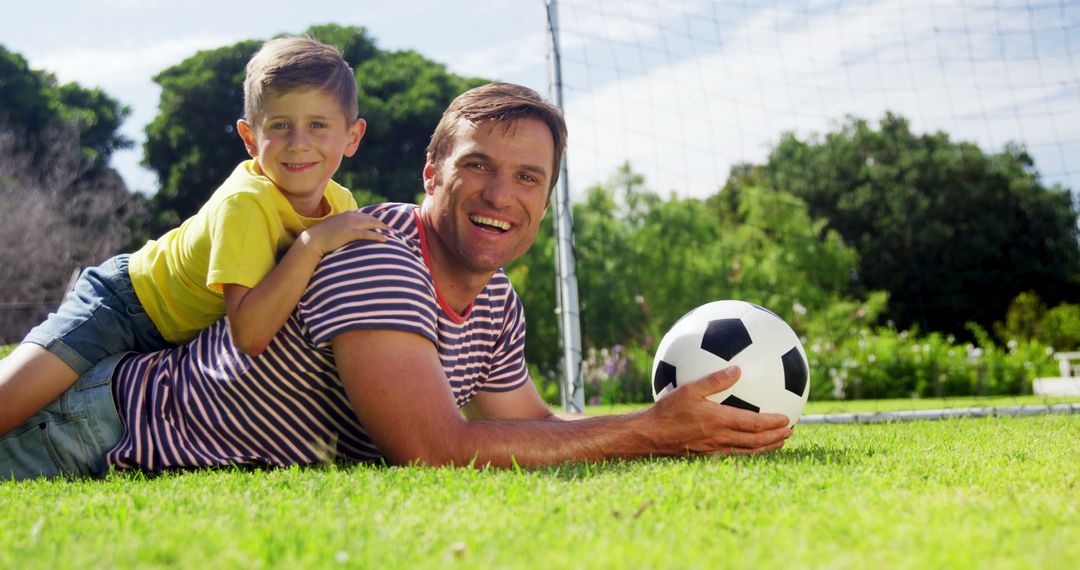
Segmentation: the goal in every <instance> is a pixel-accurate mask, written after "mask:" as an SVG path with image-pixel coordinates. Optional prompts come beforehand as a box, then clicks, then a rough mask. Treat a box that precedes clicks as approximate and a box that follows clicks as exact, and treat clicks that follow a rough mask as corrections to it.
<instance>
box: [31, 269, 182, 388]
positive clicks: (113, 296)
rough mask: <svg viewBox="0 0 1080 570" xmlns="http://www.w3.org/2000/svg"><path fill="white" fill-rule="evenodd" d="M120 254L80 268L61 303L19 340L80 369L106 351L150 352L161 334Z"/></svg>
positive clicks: (157, 346)
mask: <svg viewBox="0 0 1080 570" xmlns="http://www.w3.org/2000/svg"><path fill="white" fill-rule="evenodd" d="M130 257H131V256H130V255H127V254H123V255H117V256H116V257H113V258H110V259H108V260H107V261H105V263H102V264H101V265H99V266H98V267H91V268H89V269H87V270H86V271H83V273H82V275H80V276H79V280H78V281H76V282H75V288H74V289H73V290H72V291H71V293H70V294H68V296H67V297H66V298H65V299H64V302H63V303H62V304H61V305H60V308H59V309H57V310H56V312H55V313H52V314H50V315H49V317H48V318H47V319H45V322H43V323H41V324H40V325H38V326H36V327H34V328H33V329H32V330H31V331H30V332H29V333H28V334H27V335H26V338H25V339H23V342H30V343H33V344H37V345H41V346H42V347H44V348H45V350H48V351H49V352H51V353H53V354H55V355H56V356H57V357H59V358H60V360H63V361H64V363H66V364H67V365H68V366H69V367H71V369H72V370H74V371H75V372H76V373H78V374H84V373H85V372H86V371H87V370H90V367H91V366H93V365H95V364H97V363H98V361H100V360H101V359H103V358H105V357H106V356H109V355H110V354H119V353H121V352H127V351H130V350H134V351H136V352H153V351H155V350H161V349H162V348H168V347H170V346H172V345H171V344H169V342H168V341H166V340H165V339H164V338H162V336H161V333H160V332H158V329H157V326H156V325H154V322H153V321H152V320H150V315H148V314H146V310H144V309H143V306H142V302H140V301H139V297H138V296H136V295H135V288H134V287H133V286H132V285H131V277H130V276H129V274H128V259H129V258H130Z"/></svg>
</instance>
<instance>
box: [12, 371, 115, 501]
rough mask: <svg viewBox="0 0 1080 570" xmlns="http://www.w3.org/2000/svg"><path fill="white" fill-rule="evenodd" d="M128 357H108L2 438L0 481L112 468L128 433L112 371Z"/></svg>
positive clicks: (75, 473)
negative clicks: (111, 456) (112, 454)
mask: <svg viewBox="0 0 1080 570" xmlns="http://www.w3.org/2000/svg"><path fill="white" fill-rule="evenodd" d="M125 356H127V353H125V354H114V355H112V356H109V357H108V358H105V359H104V360H102V361H101V362H99V363H98V364H97V365H95V366H94V367H93V368H91V369H90V370H89V371H88V372H87V373H86V374H83V375H82V376H81V377H79V379H78V380H77V381H76V382H75V384H74V385H73V386H72V387H71V388H68V389H67V391H65V392H64V393H63V394H61V395H60V397H59V398H57V399H56V400H54V401H53V402H52V403H51V404H49V405H48V406H46V407H45V409H43V410H41V411H40V412H38V413H36V414H34V416H33V417H31V418H30V419H29V420H26V422H25V423H23V424H22V425H20V426H19V427H17V428H15V429H14V430H12V431H11V432H9V433H8V434H7V435H4V436H2V437H0V482H2V481H4V480H8V481H10V480H11V479H15V480H20V479H33V478H36V477H58V476H60V475H91V476H96V475H103V474H104V473H105V472H106V471H108V468H109V466H108V464H107V463H106V462H105V455H106V454H107V453H108V452H109V451H110V450H112V448H113V447H116V444H117V443H119V442H120V438H121V437H122V436H123V435H124V425H123V423H121V421H120V416H119V414H117V412H116V402H115V400H114V399H113V392H112V384H113V380H112V374H113V370H115V369H116V367H117V366H118V365H119V363H120V361H121V360H123V358H124V357H125Z"/></svg>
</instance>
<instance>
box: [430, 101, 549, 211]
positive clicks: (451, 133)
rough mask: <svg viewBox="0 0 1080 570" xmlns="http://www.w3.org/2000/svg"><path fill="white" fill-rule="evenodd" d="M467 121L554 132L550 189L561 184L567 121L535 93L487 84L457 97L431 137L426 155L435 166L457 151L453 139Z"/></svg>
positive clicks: (444, 113)
mask: <svg viewBox="0 0 1080 570" xmlns="http://www.w3.org/2000/svg"><path fill="white" fill-rule="evenodd" d="M462 119H464V120H466V121H468V122H469V123H472V124H478V123H482V122H485V121H498V122H504V121H505V122H508V123H512V122H514V121H517V120H519V119H538V120H540V121H541V122H543V123H544V124H545V125H547V128H548V130H550V131H551V139H552V141H554V144H555V149H554V150H555V159H554V163H553V164H552V165H551V173H552V174H551V186H549V187H548V192H549V194H550V192H551V189H552V188H554V187H555V183H556V182H557V181H558V180H559V170H560V168H559V166H560V165H561V164H562V156H563V152H564V151H565V150H566V121H565V120H564V119H563V114H562V111H560V110H559V108H558V107H556V106H555V105H552V104H551V103H549V102H548V101H546V100H545V99H544V98H543V97H541V96H540V95H539V94H538V93H537V92H536V91H533V90H532V89H529V88H528V87H523V86H521V85H514V84H513V83H488V84H486V85H481V86H479V87H474V88H472V89H470V90H468V91H466V92H464V93H462V94H461V95H458V96H457V98H456V99H454V101H453V102H452V103H450V106H449V107H447V108H446V111H445V112H443V116H442V119H441V120H439V126H437V127H435V133H434V134H433V135H431V143H429V144H428V147H427V152H428V154H429V155H431V159H432V162H434V163H435V164H439V161H441V160H442V159H443V158H444V157H446V156H447V155H449V154H450V153H451V152H453V150H454V137H455V136H456V135H457V128H458V123H459V122H460V121H461V120H462Z"/></svg>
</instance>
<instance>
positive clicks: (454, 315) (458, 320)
mask: <svg viewBox="0 0 1080 570" xmlns="http://www.w3.org/2000/svg"><path fill="white" fill-rule="evenodd" d="M413 217H414V218H415V223H416V232H417V233H418V234H420V254H421V255H423V257H424V265H426V266H427V268H428V272H430V273H431V282H432V284H434V285H435V299H436V300H437V301H438V302H439V308H440V309H442V311H443V313H446V316H447V317H449V318H450V320H451V321H453V322H454V323H455V324H459V325H460V324H462V323H464V322H465V320H466V319H468V318H469V314H471V313H472V310H473V305H472V303H469V306H468V307H465V312H464V313H462V314H460V315H459V314H458V312H457V311H455V310H454V309H452V308H450V304H449V303H447V302H446V299H444V298H443V295H442V291H440V290H439V283H438V281H436V279H435V269H434V268H432V266H431V255H430V253H429V251H428V240H427V231H425V230H424V221H423V220H422V219H421V218H420V208H417V209H415V210H413Z"/></svg>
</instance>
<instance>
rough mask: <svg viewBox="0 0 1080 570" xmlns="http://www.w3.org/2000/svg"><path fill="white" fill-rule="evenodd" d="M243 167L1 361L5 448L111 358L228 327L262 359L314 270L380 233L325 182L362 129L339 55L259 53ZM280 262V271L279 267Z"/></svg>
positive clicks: (95, 273)
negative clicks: (9, 438)
mask: <svg viewBox="0 0 1080 570" xmlns="http://www.w3.org/2000/svg"><path fill="white" fill-rule="evenodd" d="M246 71H247V77H246V79H245V81H244V118H243V119H240V120H239V121H237V131H238V133H239V135H240V137H241V138H242V139H243V141H244V146H245V147H246V148H247V151H248V154H250V155H251V157H252V158H251V160H248V161H245V162H243V163H241V164H240V165H239V166H237V168H236V169H235V170H234V171H233V173H232V175H231V176H230V177H229V178H228V179H227V180H226V181H225V183H223V184H222V185H221V187H220V188H218V189H217V190H216V191H215V192H214V194H213V195H212V196H211V197H210V199H209V200H208V201H207V203H206V204H205V205H203V207H202V208H201V209H200V210H199V212H198V213H197V214H195V215H194V216H192V217H191V218H189V219H187V220H185V221H184V223H183V224H181V225H180V227H178V228H176V229H173V230H171V231H169V232H168V233H166V234H165V235H163V236H162V237H161V238H159V239H158V240H156V241H150V242H148V243H147V244H146V245H145V246H143V247H142V248H141V249H139V250H138V251H136V252H135V253H134V254H131V255H130V256H129V255H119V256H116V257H114V258H112V259H110V260H108V261H107V262H105V263H104V264H102V265H101V266H99V267H95V268H91V269H88V270H86V271H85V272H84V273H83V275H82V276H81V277H80V278H79V281H78V283H77V284H76V286H75V289H74V290H73V291H72V293H71V294H70V295H68V297H67V299H66V300H65V301H64V303H63V304H62V305H61V307H60V308H59V309H58V310H57V312H56V313H54V314H51V315H50V316H49V318H48V319H46V321H45V322H44V323H42V324H41V325H38V326H37V327H35V328H34V329H33V330H31V331H30V333H29V334H28V335H27V336H26V338H25V339H24V340H23V343H22V344H21V345H19V347H17V348H16V349H15V351H14V352H12V353H11V355H9V356H8V357H7V358H5V359H4V360H3V361H0V435H2V434H4V433H6V432H7V431H8V430H10V429H12V428H14V427H15V426H18V425H19V424H20V423H22V422H23V421H24V420H25V419H26V418H28V417H29V416H30V415H32V414H33V413H35V412H36V411H38V410H39V409H41V408H43V407H44V406H45V405H46V404H48V403H49V402H51V401H52V400H54V399H55V398H56V397H57V396H59V395H60V394H61V393H62V392H63V391H64V390H66V389H67V388H68V387H70V386H71V385H72V384H73V383H74V382H75V380H76V379H77V378H78V377H79V375H81V374H82V373H84V372H86V371H87V370H89V369H90V368H91V367H92V366H93V365H94V364H95V363H97V362H98V361H100V360H102V359H103V358H105V357H106V356H109V355H110V354H115V353H120V352H125V351H130V350H137V351H140V352H147V351H153V350H158V349H161V348H165V347H168V346H170V345H176V344H181V343H183V342H186V341H188V340H190V339H192V338H194V337H195V336H196V335H197V334H198V333H199V332H200V331H201V330H202V329H204V328H206V327H208V326H209V325H210V324H211V323H213V322H214V321H216V320H218V319H219V318H221V316H222V315H227V316H228V320H229V328H230V331H231V332H232V335H233V339H234V340H233V342H234V344H235V346H236V348H237V349H239V350H241V351H243V352H245V353H247V354H250V355H254V354H258V353H259V352H261V351H262V350H263V348H265V347H266V345H267V343H269V341H270V339H271V338H272V337H273V335H274V334H275V333H276V332H277V331H278V329H280V328H281V326H282V324H283V323H284V322H285V320H286V319H287V318H288V316H289V314H290V313H292V311H293V309H294V308H295V307H296V303H297V302H298V301H299V299H300V296H301V294H302V293H303V291H304V289H305V288H306V286H307V283H308V281H309V279H310V277H311V274H312V272H313V271H314V270H315V267H316V266H317V265H318V262H319V260H320V259H321V258H322V256H323V255H324V254H326V253H329V252H330V251H333V250H335V249H337V248H338V247H340V246H342V245H344V244H346V243H348V242H350V241H353V240H356V239H372V240H380V241H382V240H384V239H385V237H384V236H383V235H382V234H380V233H379V232H378V231H377V230H380V229H384V228H385V226H384V225H383V224H382V223H381V222H379V221H377V220H375V219H374V218H372V217H370V216H367V215H365V214H361V213H359V212H357V211H355V210H356V208H357V206H356V202H355V200H354V199H353V198H352V195H351V194H350V193H349V191H348V190H346V189H345V188H343V187H341V186H339V185H338V184H336V183H335V182H333V181H332V180H330V177H331V176H332V175H333V174H334V173H335V172H336V171H337V169H338V167H339V166H340V164H341V161H342V158H343V157H345V156H352V155H353V154H354V153H355V152H356V150H357V148H358V146H359V144H360V139H361V138H362V137H363V135H364V130H365V127H366V123H365V121H364V120H363V119H360V118H358V110H357V99H356V79H355V77H354V75H353V72H352V70H351V69H350V68H349V65H348V63H346V62H345V60H344V59H343V58H342V56H341V54H340V52H338V51H337V50H336V49H335V48H333V47H331V46H327V45H325V44H322V43H319V42H318V41H316V40H313V39H310V38H280V39H276V40H272V41H269V42H267V43H266V44H265V45H264V46H263V47H262V49H260V50H259V52H258V53H256V54H255V56H254V57H252V59H251V61H249V62H248V65H247V70H246ZM275 261H276V263H275Z"/></svg>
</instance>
